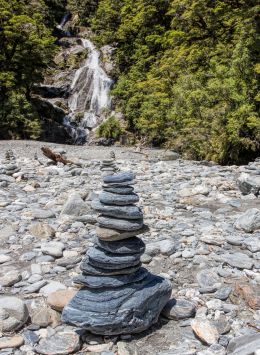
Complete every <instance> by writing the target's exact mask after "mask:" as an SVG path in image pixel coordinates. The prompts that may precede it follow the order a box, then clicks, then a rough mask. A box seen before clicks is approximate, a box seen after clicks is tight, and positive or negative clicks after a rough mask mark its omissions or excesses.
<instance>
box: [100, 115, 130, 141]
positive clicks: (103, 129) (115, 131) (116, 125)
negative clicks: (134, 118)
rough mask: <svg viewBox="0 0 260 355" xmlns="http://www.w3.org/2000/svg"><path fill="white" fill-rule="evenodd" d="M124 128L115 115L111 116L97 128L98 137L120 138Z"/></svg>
mask: <svg viewBox="0 0 260 355" xmlns="http://www.w3.org/2000/svg"><path fill="white" fill-rule="evenodd" d="M123 132H124V129H123V127H122V124H121V123H120V121H119V119H117V118H116V117H114V116H111V117H109V118H108V119H107V120H106V121H105V122H103V123H102V124H101V125H100V126H99V127H98V130H97V135H98V137H103V138H107V139H109V138H112V139H114V140H118V139H119V138H120V136H121V135H122V134H123Z"/></svg>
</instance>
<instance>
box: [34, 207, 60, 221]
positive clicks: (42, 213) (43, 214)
mask: <svg viewBox="0 0 260 355" xmlns="http://www.w3.org/2000/svg"><path fill="white" fill-rule="evenodd" d="M32 215H33V217H34V218H36V219H47V218H54V217H55V213H54V212H53V211H51V210H41V209H35V210H33V211H32Z"/></svg>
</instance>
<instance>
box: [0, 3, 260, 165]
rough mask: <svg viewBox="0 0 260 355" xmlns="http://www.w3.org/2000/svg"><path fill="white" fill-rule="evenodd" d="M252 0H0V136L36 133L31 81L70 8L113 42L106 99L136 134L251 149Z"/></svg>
mask: <svg viewBox="0 0 260 355" xmlns="http://www.w3.org/2000/svg"><path fill="white" fill-rule="evenodd" d="M259 9H260V6H259V5H257V1H255V0H214V1H212V0H135V1H133V0H99V1H98V0H68V1H66V0H63V1H59V0H31V1H30V0H0V47H1V51H0V100H1V107H0V139H5V138H37V137H39V134H40V132H39V131H40V124H39V118H38V116H37V112H36V111H35V109H34V108H33V105H32V104H31V100H30V94H31V89H32V86H33V85H34V84H35V83H37V82H41V81H42V80H43V76H44V73H45V70H46V68H47V67H48V66H49V65H50V63H51V62H52V59H53V56H54V54H55V52H56V51H57V47H58V46H57V45H56V38H55V33H54V31H53V29H54V27H55V24H57V23H58V22H59V21H60V19H61V17H62V15H63V14H64V13H65V12H66V11H70V12H71V14H72V16H74V18H75V19H76V20H75V21H74V25H75V26H86V27H89V28H91V30H92V32H93V34H94V38H93V40H94V42H95V43H96V44H97V45H98V46H102V45H104V44H109V45H111V46H113V47H115V54H114V61H115V70H114V78H115V85H114V87H113V90H112V94H113V98H114V103H115V106H116V110H118V111H120V112H122V113H123V115H124V118H125V124H124V130H126V131H127V132H131V134H132V135H133V136H134V137H135V139H136V140H140V141H142V142H144V143H145V144H147V145H156V146H163V147H171V148H174V149H176V150H177V151H179V152H181V153H182V154H183V156H184V157H186V158H192V159H212V160H215V161H218V162H220V163H240V162H245V161H248V160H250V159H252V158H254V157H255V156H257V155H259V152H260V117H259V106H260V94H259V75H260V63H259V56H260V38H259V28H260V20H259ZM110 121H111V122H112V124H113V126H114V127H115V129H117V130H118V127H117V124H116V123H115V119H114V118H111V120H110ZM110 121H109V120H108V121H107V123H106V125H109V122H110ZM104 128H105V127H103V129H104ZM107 130H108V131H109V127H107ZM121 130H122V129H121ZM121 130H120V132H121Z"/></svg>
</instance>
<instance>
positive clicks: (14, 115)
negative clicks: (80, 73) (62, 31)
mask: <svg viewBox="0 0 260 355" xmlns="http://www.w3.org/2000/svg"><path fill="white" fill-rule="evenodd" d="M39 9H41V10H42V9H43V7H41V6H39ZM0 14H1V15H0V100H1V102H2V103H3V105H1V107H0V130H1V137H2V138H12V137H16V138H17V137H23V138H25V137H31V136H33V137H35V135H36V136H37V134H36V131H37V132H38V131H39V122H38V116H37V114H36V112H35V111H34V109H33V107H32V106H31V104H30V92H31V88H32V86H33V85H34V84H35V83H37V82H40V81H41V80H42V78H43V70H44V69H45V68H46V67H47V66H48V64H49V63H50V61H51V58H52V55H53V52H54V38H53V37H52V36H51V32H50V30H49V29H48V28H47V27H46V26H45V25H44V21H43V15H42V13H40V12H34V11H33V9H32V8H31V7H30V5H28V2H27V1H25V0H8V1H7V0H0ZM33 127H35V132H33V133H32V131H34V129H33Z"/></svg>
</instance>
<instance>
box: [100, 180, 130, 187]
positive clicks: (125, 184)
mask: <svg viewBox="0 0 260 355" xmlns="http://www.w3.org/2000/svg"><path fill="white" fill-rule="evenodd" d="M135 183H136V181H135V180H130V181H125V182H111V183H108V184H103V185H102V187H103V188H106V187H130V186H133V185H135Z"/></svg>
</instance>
